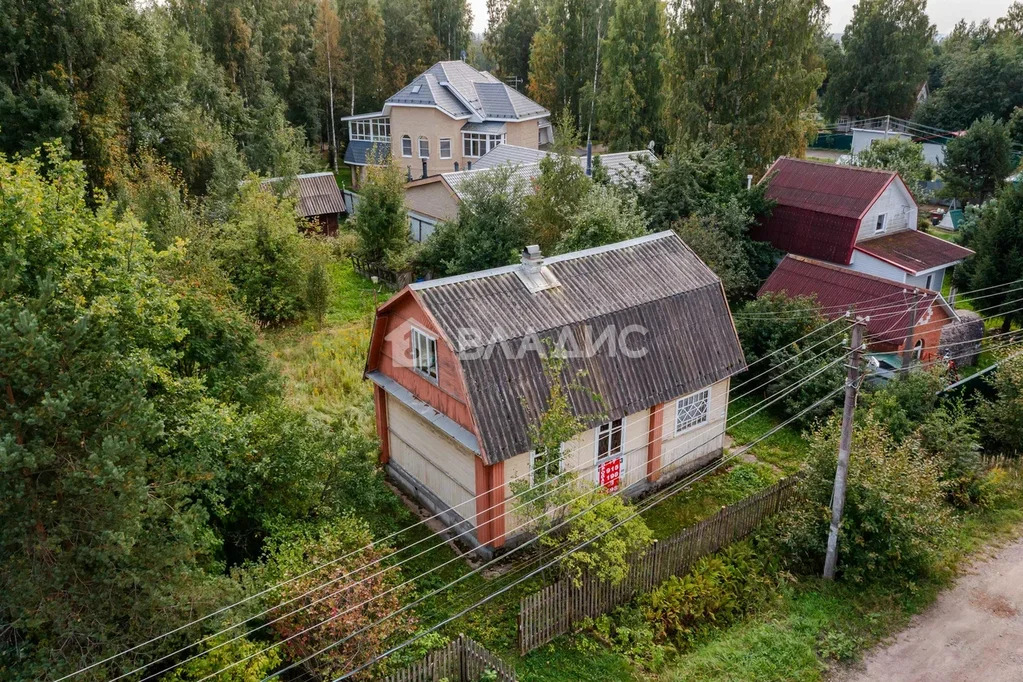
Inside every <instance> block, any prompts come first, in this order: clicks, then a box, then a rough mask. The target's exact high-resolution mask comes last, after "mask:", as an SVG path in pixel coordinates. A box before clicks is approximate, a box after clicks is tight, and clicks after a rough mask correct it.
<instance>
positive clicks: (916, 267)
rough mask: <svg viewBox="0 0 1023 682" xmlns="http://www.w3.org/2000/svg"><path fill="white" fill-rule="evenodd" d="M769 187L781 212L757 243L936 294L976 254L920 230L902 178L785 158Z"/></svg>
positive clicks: (764, 228) (770, 220)
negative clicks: (957, 266)
mask: <svg viewBox="0 0 1023 682" xmlns="http://www.w3.org/2000/svg"><path fill="white" fill-rule="evenodd" d="M761 182H763V183H766V184H767V191H766V194H767V197H768V198H769V199H772V200H773V201H775V202H776V206H775V208H774V210H773V211H772V213H771V215H770V217H768V218H766V219H765V220H764V221H763V223H762V224H761V225H760V226H758V227H757V228H756V229H755V230H754V232H753V237H754V239H758V240H762V241H768V242H771V244H773V245H774V247H775V248H777V249H779V250H781V251H784V252H786V253H791V254H795V255H799V256H806V257H808V258H815V259H818V260H822V261H827V262H829V263H834V264H836V265H840V266H843V267H846V268H849V269H851V270H856V271H857V272H863V273H866V274H871V275H876V276H878V277H882V278H884V279H889V280H892V281H894V282H897V283H899V284H906V285H911V286H918V287H924V288H928V289H933V290H936V291H940V290H941V286H942V283H943V281H944V278H945V274H946V272H947V270H948V269H949V268H951V267H952V266H954V265H955V264H957V263H960V262H962V261H963V260H964V259H966V258H967V257H968V256H970V255H972V254H973V252H972V251H970V250H969V249H966V248H963V247H961V246H958V245H956V244H952V243H951V242H947V241H945V240H942V239H939V238H937V237H932V236H931V235H929V234H926V233H924V232H920V231H919V230H917V215H918V209H917V205H916V201H915V200H914V199H913V195H912V193H911V192H910V191H909V188H908V187H907V186H906V183H905V182H903V180H902V178H900V177H899V175H898V173H894V172H892V171H885V170H877V169H872V168H860V167H857V166H839V165H834V164H827V163H818V162H813V161H804V160H801V159H791V158H787V157H781V158H779V159H778V160H777V161H775V163H774V164H773V165H772V166H771V168H770V169H769V170H768V171H767V174H766V175H765V176H764V179H763V180H761Z"/></svg>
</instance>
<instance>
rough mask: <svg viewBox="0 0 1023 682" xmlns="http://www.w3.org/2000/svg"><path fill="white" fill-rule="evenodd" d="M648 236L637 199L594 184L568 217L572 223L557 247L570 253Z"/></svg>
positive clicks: (559, 251) (556, 250) (610, 187)
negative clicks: (644, 235)
mask: <svg viewBox="0 0 1023 682" xmlns="http://www.w3.org/2000/svg"><path fill="white" fill-rule="evenodd" d="M645 233H646V218H645V216H644V215H643V211H642V210H641V209H640V208H639V205H638V203H637V199H636V196H635V195H633V194H628V193H625V192H622V191H620V190H618V189H616V188H614V187H612V186H610V185H601V184H593V185H592V186H591V187H590V188H589V191H588V192H587V193H586V195H585V196H584V197H583V198H582V201H580V202H579V207H578V209H577V210H576V212H575V213H574V214H572V215H571V216H570V217H569V224H568V227H567V228H566V230H565V232H563V233H562V234H561V238H560V239H559V240H558V243H557V245H556V246H555V249H554V251H555V253H568V252H569V251H579V250H582V249H588V248H591V247H594V246H603V245H604V244H612V243H614V242H620V241H624V240H626V239H632V238H634V237H639V236H642V235H643V234H645Z"/></svg>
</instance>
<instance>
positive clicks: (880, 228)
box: [874, 213, 888, 234]
mask: <svg viewBox="0 0 1023 682" xmlns="http://www.w3.org/2000/svg"><path fill="white" fill-rule="evenodd" d="M887 228H888V214H887V213H882V214H881V215H879V216H878V217H877V222H876V223H875V224H874V234H879V233H881V232H884V231H885V230H886V229H887Z"/></svg>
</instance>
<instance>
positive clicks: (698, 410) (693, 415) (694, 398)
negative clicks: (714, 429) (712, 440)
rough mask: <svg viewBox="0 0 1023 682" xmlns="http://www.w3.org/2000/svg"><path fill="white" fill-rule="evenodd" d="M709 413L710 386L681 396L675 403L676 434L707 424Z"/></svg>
mask: <svg viewBox="0 0 1023 682" xmlns="http://www.w3.org/2000/svg"><path fill="white" fill-rule="evenodd" d="M709 414H710V389H709V388H705V389H703V390H702V391H697V392H696V393H690V394H689V395H687V396H684V397H682V398H679V399H678V401H677V402H676V403H675V435H676V436H677V435H678V434H680V433H683V432H685V431H689V430H690V429H695V428H696V427H697V426H701V425H703V424H706V423H707V419H708V415H709Z"/></svg>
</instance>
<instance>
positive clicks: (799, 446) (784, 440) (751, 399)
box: [728, 389, 806, 476]
mask: <svg viewBox="0 0 1023 682" xmlns="http://www.w3.org/2000/svg"><path fill="white" fill-rule="evenodd" d="M746 390H748V389H746ZM760 400H761V398H760V397H758V396H757V395H756V394H753V395H749V396H746V397H743V398H739V399H738V400H735V401H733V402H732V403H731V404H730V405H729V406H728V417H729V421H731V422H732V423H733V424H734V425H733V426H731V427H729V429H728V435H729V436H731V437H732V440H733V446H732V447H733V448H734V447H738V446H740V445H744V444H746V443H749V442H751V441H753V440H756V439H757V438H759V437H760V436H762V435H763V434H765V433H767V432H768V431H770V430H771V429H772V428H774V427H775V426H777V425H778V424H780V423H781V422H782V421H784V419H782V418H779V417H778V416H777V415H775V414H774V413H773V412H772V411H771V408H768V409H766V410H763V411H761V412H757V411H756V408H754V409H750V408H752V407H753V406H754V405H756V404H757V403H758V402H760ZM736 422H738V423H736ZM749 453H750V454H752V455H753V456H755V457H756V458H757V461H759V462H765V463H767V464H772V465H774V466H775V467H777V468H778V469H779V470H780V471H781V472H782V473H783V474H785V475H786V476H787V475H790V474H794V473H795V472H796V471H798V470H799V465H800V464H802V462H803V458H804V457H805V456H806V440H805V439H804V438H803V436H802V429H800V428H799V427H798V426H796V425H795V424H792V425H789V426H786V427H784V428H783V429H781V430H780V431H778V432H777V433H775V434H774V435H772V436H770V437H769V438H767V439H765V440H763V441H761V442H759V443H757V444H756V445H754V446H753V447H751V448H750V450H749Z"/></svg>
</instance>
